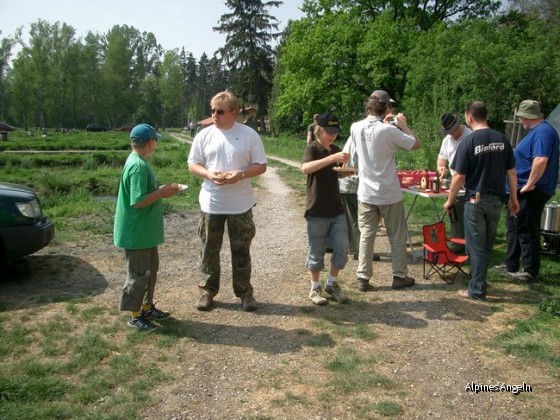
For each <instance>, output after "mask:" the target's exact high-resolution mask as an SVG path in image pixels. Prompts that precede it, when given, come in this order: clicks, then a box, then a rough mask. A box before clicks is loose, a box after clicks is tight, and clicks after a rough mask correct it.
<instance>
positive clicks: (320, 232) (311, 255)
mask: <svg viewBox="0 0 560 420" xmlns="http://www.w3.org/2000/svg"><path fill="white" fill-rule="evenodd" d="M307 240H308V243H309V251H308V253H307V260H306V261H305V268H307V269H308V270H309V271H321V270H322V269H323V268H325V248H326V247H327V242H328V244H329V245H330V246H331V247H332V249H333V253H332V257H331V265H332V266H333V267H336V268H338V269H340V270H342V269H343V268H344V267H345V266H346V262H347V261H348V228H347V226H346V216H344V213H342V214H339V215H338V216H335V217H307Z"/></svg>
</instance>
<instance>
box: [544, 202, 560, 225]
mask: <svg viewBox="0 0 560 420" xmlns="http://www.w3.org/2000/svg"><path fill="white" fill-rule="evenodd" d="M541 229H542V230H544V231H546V232H554V233H560V204H558V203H556V202H552V203H550V204H547V205H546V206H544V210H543V214H542V216H541Z"/></svg>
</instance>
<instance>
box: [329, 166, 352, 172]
mask: <svg viewBox="0 0 560 420" xmlns="http://www.w3.org/2000/svg"><path fill="white" fill-rule="evenodd" d="M332 169H333V171H336V172H356V168H354V167H353V166H348V167H346V168H341V167H340V166H335V167H334V168H332Z"/></svg>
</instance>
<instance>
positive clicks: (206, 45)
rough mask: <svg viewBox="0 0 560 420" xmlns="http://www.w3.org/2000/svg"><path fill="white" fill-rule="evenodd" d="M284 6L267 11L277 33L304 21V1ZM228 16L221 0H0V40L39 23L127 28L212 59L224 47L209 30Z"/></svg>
mask: <svg viewBox="0 0 560 420" xmlns="http://www.w3.org/2000/svg"><path fill="white" fill-rule="evenodd" d="M283 1H284V4H283V5H282V6H280V7H278V8H274V7H273V8H271V9H269V12H270V14H271V15H272V16H274V17H276V18H277V19H278V20H279V21H280V26H279V29H280V30H282V29H283V28H284V27H285V26H286V24H287V23H288V20H289V19H294V20H295V19H299V18H301V17H303V13H302V12H301V10H299V8H300V7H301V5H302V3H303V0H283ZM228 11H229V9H228V8H227V7H226V6H225V1H224V0H157V1H154V0H151V1H150V0H95V1H92V0H0V16H2V19H1V21H0V31H1V32H2V34H1V35H0V37H6V36H9V35H13V34H14V32H15V30H16V28H18V27H20V26H23V33H24V35H25V36H27V35H28V34H29V28H30V24H31V23H33V22H36V21H37V20H38V19H43V20H46V21H48V22H50V23H55V22H60V23H66V24H68V25H70V26H72V27H73V28H75V29H76V32H77V34H76V35H77V37H83V36H84V35H85V34H86V33H87V32H88V31H92V32H98V33H106V32H107V31H108V30H109V29H110V28H112V27H113V26H114V25H129V26H134V27H135V28H136V29H138V30H139V31H141V32H144V31H146V32H152V33H153V34H154V35H155V37H156V39H157V41H158V43H159V44H161V46H162V47H163V48H164V49H165V50H171V49H174V48H178V49H181V48H182V47H185V50H186V51H190V52H192V53H193V55H194V57H195V58H196V59H199V58H200V56H201V55H202V53H203V52H206V54H207V55H208V56H209V57H212V55H213V53H214V51H216V50H217V49H218V48H220V47H221V46H222V45H223V43H224V42H225V36H224V35H221V34H219V33H217V32H214V31H213V30H212V27H213V26H217V25H218V20H219V18H220V16H221V15H223V14H224V13H227V12H228ZM12 58H14V57H12Z"/></svg>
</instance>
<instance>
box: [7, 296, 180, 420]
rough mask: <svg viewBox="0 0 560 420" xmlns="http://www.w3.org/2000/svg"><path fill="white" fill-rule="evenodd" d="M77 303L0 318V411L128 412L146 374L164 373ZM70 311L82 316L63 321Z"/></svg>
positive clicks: (142, 398)
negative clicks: (41, 313)
mask: <svg viewBox="0 0 560 420" xmlns="http://www.w3.org/2000/svg"><path fill="white" fill-rule="evenodd" d="M83 305H84V304H83V303H78V304H76V303H72V304H67V306H66V311H65V312H63V313H59V314H56V315H54V316H52V317H51V318H48V317H47V318H45V319H43V320H41V321H39V322H37V319H36V318H35V317H33V318H30V319H27V321H24V320H20V321H19V322H17V323H14V322H13V320H10V319H8V318H7V317H2V319H0V338H1V339H0V343H1V344H0V354H1V355H2V363H1V366H2V369H1V373H0V418H5V419H17V418H85V417H87V416H88V415H91V413H92V409H93V407H94V406H96V407H99V408H103V410H104V413H105V415H106V416H107V417H106V418H134V417H136V416H137V414H138V410H139V409H140V408H141V407H143V406H145V405H146V404H149V402H150V393H149V390H150V389H151V387H152V384H153V382H152V381H155V382H162V381H167V380H168V379H169V378H168V377H167V376H166V375H164V374H163V373H162V371H161V369H160V368H159V367H158V361H154V360H148V359H147V358H145V355H144V354H143V352H139V351H137V350H136V348H135V347H134V346H131V345H130V343H129V342H128V340H122V338H121V337H119V336H118V334H119V333H118V332H117V330H116V329H111V328H107V326H106V325H104V324H103V323H96V322H95V321H96V320H99V317H100V316H102V314H100V313H99V311H97V313H96V311H92V310H91V309H90V308H89V307H87V306H84V307H82V306H83ZM76 316H78V317H79V318H81V319H82V320H84V323H73V322H71V319H73V318H75V317H76ZM83 325H86V328H85V330H84V329H83V328H82V326H83ZM134 336H141V339H142V340H143V341H144V342H147V343H148V344H149V343H150V342H155V341H156V340H157V335H153V336H148V337H146V336H145V335H142V334H140V333H136V332H130V334H129V336H128V337H134ZM133 341H136V339H134V338H133ZM139 378H140V379H139ZM142 378H145V379H142Z"/></svg>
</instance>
